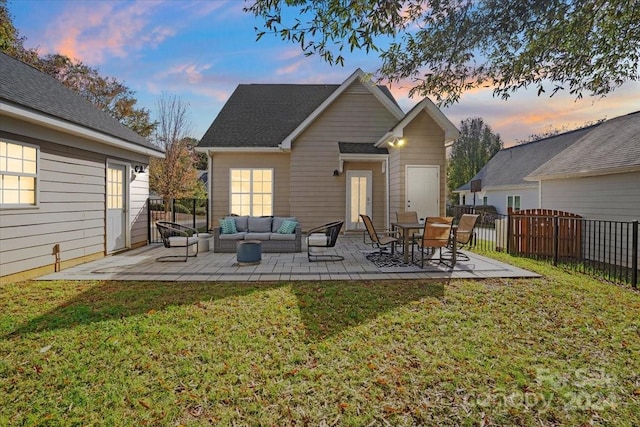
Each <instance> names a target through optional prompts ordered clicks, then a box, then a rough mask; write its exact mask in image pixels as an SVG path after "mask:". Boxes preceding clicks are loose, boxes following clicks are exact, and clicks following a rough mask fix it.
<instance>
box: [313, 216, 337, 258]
mask: <svg viewBox="0 0 640 427" xmlns="http://www.w3.org/2000/svg"><path fill="white" fill-rule="evenodd" d="M343 224H344V221H334V222H330V223H328V224H324V225H320V226H318V227H314V228H312V229H310V230H309V231H308V232H307V258H308V259H309V261H310V262H313V261H342V260H343V259H344V257H343V256H341V255H338V254H327V253H323V249H326V248H333V247H335V245H336V242H337V241H338V235H339V234H340V230H341V229H342V225H343ZM313 248H315V249H313ZM320 248H322V249H320Z"/></svg>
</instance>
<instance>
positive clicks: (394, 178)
mask: <svg viewBox="0 0 640 427" xmlns="http://www.w3.org/2000/svg"><path fill="white" fill-rule="evenodd" d="M457 137H458V130H457V129H456V128H455V127H454V126H453V124H452V123H451V122H450V121H449V120H448V119H447V118H446V117H445V116H444V115H443V114H442V112H441V111H440V110H439V109H438V108H437V107H436V106H435V105H434V104H433V103H432V102H431V101H430V100H428V99H424V100H423V101H421V102H420V103H418V104H417V105H416V106H415V107H414V108H413V109H412V110H411V111H410V112H409V113H407V114H405V113H403V111H402V110H401V109H400V107H399V106H398V104H397V103H396V101H395V100H394V99H393V96H392V95H391V93H390V91H389V90H388V89H387V88H385V87H381V86H376V85H374V84H372V83H371V82H370V81H369V80H368V79H367V78H366V76H365V74H364V73H363V72H362V71H361V70H356V71H355V72H354V73H353V74H352V75H351V76H350V77H349V78H348V79H347V80H345V81H344V82H343V83H342V84H340V85H323V84H316V85H313V84H291V85H287V84H256V85H239V86H238V87H237V88H236V90H235V91H234V93H233V94H232V95H231V97H230V98H229V100H228V101H227V103H226V104H225V105H224V107H223V108H222V110H221V111H220V113H219V114H218V116H217V117H216V119H215V120H214V121H213V123H212V124H211V126H210V127H209V130H208V131H207V132H206V133H205V135H204V136H203V138H202V139H201V141H200V143H199V145H198V147H197V150H198V151H202V152H206V153H207V154H208V155H209V157H210V158H209V167H210V170H209V177H210V179H209V187H208V190H209V195H210V204H211V206H210V212H211V216H212V220H213V221H214V222H213V223H215V224H217V219H218V218H221V217H223V216H225V215H228V214H230V213H233V214H239V215H247V214H248V215H278V216H289V215H290V216H295V217H297V218H298V220H299V221H300V223H301V224H302V228H303V231H304V230H308V229H310V228H311V227H314V226H317V225H320V224H324V223H327V222H329V221H333V220H342V219H343V220H344V221H345V229H346V230H356V229H362V228H363V226H362V224H361V222H360V218H359V214H360V213H367V214H368V215H370V216H371V217H372V219H373V221H374V223H375V224H376V226H377V227H380V228H383V227H386V226H387V225H388V224H389V222H390V220H392V219H394V218H395V216H392V215H395V211H399V210H416V211H418V212H419V215H420V216H423V217H424V216H427V215H431V216H434V215H443V214H444V209H445V206H444V197H445V177H446V173H445V148H446V146H447V145H450V143H452V141H453V140H455V139H456V138H457Z"/></svg>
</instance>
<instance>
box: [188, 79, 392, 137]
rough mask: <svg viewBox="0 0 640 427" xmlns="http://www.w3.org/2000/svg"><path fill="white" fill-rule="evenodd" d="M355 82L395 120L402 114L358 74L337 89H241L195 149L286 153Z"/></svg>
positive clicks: (380, 89) (385, 93)
mask: <svg viewBox="0 0 640 427" xmlns="http://www.w3.org/2000/svg"><path fill="white" fill-rule="evenodd" d="M358 78H359V79H360V81H361V82H362V83H363V84H364V85H365V87H367V88H368V90H369V91H370V92H371V93H372V94H374V96H376V97H377V98H378V100H380V102H381V103H383V105H385V106H386V107H387V108H388V109H389V110H390V111H392V112H393V113H394V115H396V116H397V115H401V114H402V110H401V109H400V107H399V106H398V104H397V103H396V101H395V99H393V96H392V95H391V92H390V91H389V90H388V89H387V88H386V87H383V86H375V85H373V84H372V83H370V82H368V81H367V80H366V78H365V75H364V73H363V72H362V70H359V69H358V70H356V71H355V72H354V73H353V74H352V75H351V76H350V77H349V78H348V79H347V80H345V82H344V83H342V84H341V85H337V84H249V85H246V84H241V85H238V87H237V88H236V90H235V91H234V92H233V94H231V97H230V98H229V100H228V101H227V102H226V103H225V105H224V106H223V107H222V110H220V113H218V116H217V117H216V118H215V120H214V121H213V123H212V124H211V126H209V129H208V130H207V131H206V132H205V134H204V136H203V137H202V139H201V140H200V143H199V144H198V147H211V148H213V147H215V148H247V149H260V148H282V149H290V148H291V141H293V140H294V139H295V138H296V137H297V136H298V135H299V134H300V133H302V132H303V131H304V130H305V129H306V128H307V127H308V126H309V125H310V124H311V123H312V122H313V121H314V120H315V119H316V118H317V117H318V116H319V115H320V114H321V113H322V112H323V111H324V110H325V109H326V108H327V107H328V106H329V105H331V103H332V102H333V101H334V100H335V99H336V98H337V97H338V96H340V95H341V94H342V93H343V92H344V91H345V90H346V89H347V88H348V87H349V86H350V85H351V84H352V83H353V82H354V81H355V80H356V79H358Z"/></svg>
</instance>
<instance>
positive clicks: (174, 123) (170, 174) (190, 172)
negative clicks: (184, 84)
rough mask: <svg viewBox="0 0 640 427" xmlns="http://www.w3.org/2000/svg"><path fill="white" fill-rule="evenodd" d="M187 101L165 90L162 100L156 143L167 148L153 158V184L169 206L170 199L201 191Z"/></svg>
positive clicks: (150, 184) (151, 167) (188, 195)
mask: <svg viewBox="0 0 640 427" xmlns="http://www.w3.org/2000/svg"><path fill="white" fill-rule="evenodd" d="M189 132H190V123H189V120H188V118H187V104H185V103H184V102H182V101H181V100H180V99H179V98H178V97H176V96H175V95H174V96H169V95H167V94H164V95H162V96H161V97H160V99H159V100H158V126H157V128H156V132H155V134H154V140H155V143H156V144H157V145H158V146H160V147H162V148H164V150H165V158H164V159H151V161H150V165H149V186H150V188H151V190H153V191H155V192H156V193H158V194H161V195H162V196H163V197H164V200H165V207H166V208H168V206H169V203H168V201H169V200H170V199H181V198H187V197H194V195H195V193H196V192H198V190H199V188H198V172H197V170H196V168H195V163H196V161H197V157H196V156H195V152H194V150H193V146H192V145H191V141H190V140H191V138H189V137H188V134H189Z"/></svg>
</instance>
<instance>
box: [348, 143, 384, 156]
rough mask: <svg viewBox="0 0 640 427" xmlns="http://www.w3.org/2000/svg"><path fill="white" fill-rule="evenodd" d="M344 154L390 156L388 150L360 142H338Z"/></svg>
mask: <svg viewBox="0 0 640 427" xmlns="http://www.w3.org/2000/svg"><path fill="white" fill-rule="evenodd" d="M338 147H339V148H340V153H342V154H389V150H387V149H386V148H378V147H376V146H374V145H372V144H363V143H360V142H338Z"/></svg>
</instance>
